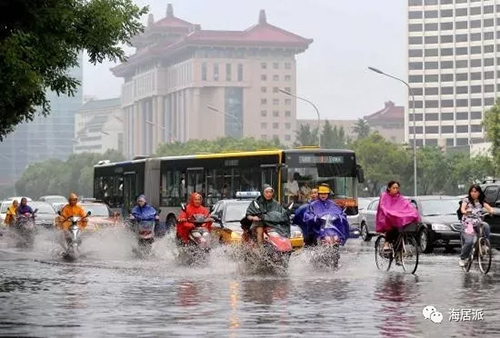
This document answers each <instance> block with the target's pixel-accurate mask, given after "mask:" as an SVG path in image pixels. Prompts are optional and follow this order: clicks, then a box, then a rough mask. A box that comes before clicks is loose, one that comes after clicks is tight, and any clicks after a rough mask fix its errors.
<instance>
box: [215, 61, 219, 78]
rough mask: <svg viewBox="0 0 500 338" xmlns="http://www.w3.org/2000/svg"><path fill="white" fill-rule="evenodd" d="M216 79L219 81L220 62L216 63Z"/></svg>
mask: <svg viewBox="0 0 500 338" xmlns="http://www.w3.org/2000/svg"><path fill="white" fill-rule="evenodd" d="M214 81H219V64H218V63H215V64H214Z"/></svg>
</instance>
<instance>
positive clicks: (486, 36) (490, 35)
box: [483, 32, 495, 40]
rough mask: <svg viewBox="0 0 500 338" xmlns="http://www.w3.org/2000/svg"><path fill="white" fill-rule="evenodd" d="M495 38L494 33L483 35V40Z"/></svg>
mask: <svg viewBox="0 0 500 338" xmlns="http://www.w3.org/2000/svg"><path fill="white" fill-rule="evenodd" d="M494 38H495V34H494V33H493V32H485V33H483V40H493V39H494Z"/></svg>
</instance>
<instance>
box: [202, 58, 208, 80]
mask: <svg viewBox="0 0 500 338" xmlns="http://www.w3.org/2000/svg"><path fill="white" fill-rule="evenodd" d="M201 80H202V81H207V64H206V62H203V63H202V64H201Z"/></svg>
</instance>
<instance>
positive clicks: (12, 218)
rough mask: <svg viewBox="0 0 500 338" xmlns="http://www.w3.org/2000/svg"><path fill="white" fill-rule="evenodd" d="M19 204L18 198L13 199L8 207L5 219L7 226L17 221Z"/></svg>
mask: <svg viewBox="0 0 500 338" xmlns="http://www.w3.org/2000/svg"><path fill="white" fill-rule="evenodd" d="M18 206H19V202H18V201H17V200H14V201H12V204H11V206H10V207H8V208H7V212H6V213H5V219H4V221H3V222H4V224H5V225H6V226H11V225H14V224H15V223H16V219H17V208H18Z"/></svg>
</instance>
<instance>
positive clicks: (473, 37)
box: [470, 33, 481, 41]
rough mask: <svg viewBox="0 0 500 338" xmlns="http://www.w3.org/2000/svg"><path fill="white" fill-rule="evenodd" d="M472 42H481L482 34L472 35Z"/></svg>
mask: <svg viewBox="0 0 500 338" xmlns="http://www.w3.org/2000/svg"><path fill="white" fill-rule="evenodd" d="M470 41H481V33H471V35H470Z"/></svg>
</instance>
